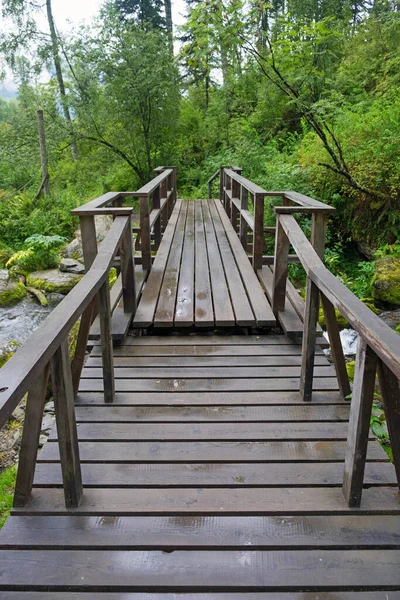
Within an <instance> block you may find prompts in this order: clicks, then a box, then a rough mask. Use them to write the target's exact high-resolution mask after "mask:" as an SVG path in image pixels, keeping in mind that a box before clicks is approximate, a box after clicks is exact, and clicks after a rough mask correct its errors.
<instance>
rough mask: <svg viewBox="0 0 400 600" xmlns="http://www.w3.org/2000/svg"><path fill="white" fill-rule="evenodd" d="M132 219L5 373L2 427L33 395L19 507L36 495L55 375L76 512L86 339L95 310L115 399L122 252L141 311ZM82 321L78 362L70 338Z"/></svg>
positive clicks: (131, 297) (70, 499)
mask: <svg viewBox="0 0 400 600" xmlns="http://www.w3.org/2000/svg"><path fill="white" fill-rule="evenodd" d="M131 228H132V225H131V215H129V216H117V217H116V218H115V220H114V222H113V224H112V226H111V229H110V231H109V232H108V234H107V236H106V238H105V239H104V241H103V243H102V245H101V246H100V248H99V251H98V253H97V256H96V257H95V259H94V261H93V264H92V265H91V267H90V269H89V270H88V272H87V273H86V275H84V277H83V278H82V279H81V280H80V281H79V282H78V284H77V285H76V286H75V287H74V288H73V289H72V291H71V292H70V293H69V294H68V296H67V297H66V298H65V299H64V300H63V301H62V302H61V303H60V304H59V305H58V306H57V307H56V308H55V309H54V310H53V311H52V312H51V313H50V315H49V316H48V317H47V318H46V320H45V321H44V323H43V324H42V325H41V326H40V327H39V328H38V329H37V330H36V331H35V332H34V333H33V334H32V335H31V337H30V338H29V339H28V340H27V341H26V342H25V344H24V345H23V347H22V348H20V349H19V350H18V351H17V352H16V353H15V354H14V356H13V357H12V358H11V359H10V360H9V361H8V362H7V363H6V364H5V365H4V366H3V367H2V368H1V369H0V426H3V425H4V423H5V422H6V421H7V419H9V417H10V416H11V414H12V412H13V410H14V409H15V408H16V406H17V405H18V403H19V402H20V401H21V400H22V398H23V397H24V395H25V394H26V393H27V392H28V398H27V404H26V413H25V422H24V429H23V435H22V442H21V450H20V460H19V468H18V475H17V482H16V488H15V496H14V506H24V505H25V504H26V502H27V501H28V499H29V497H30V494H31V490H32V483H33V477H34V472H35V465H36V459H37V450H38V445H39V436H40V431H41V422H42V418H43V412H44V404H45V398H46V392H47V383H48V378H49V374H50V371H51V380H52V388H53V398H54V406H55V414H56V421H57V430H58V440H59V446H60V457H61V468H62V474H63V485H64V494H65V502H66V505H67V506H70V507H73V506H77V505H78V504H79V500H80V498H81V495H82V477H81V470H80V460H79V449H78V442H77V431H76V422H75V413H74V400H75V395H76V393H77V390H78V387H79V381H80V377H81V372H82V368H83V364H84V358H85V352H86V346H87V341H88V335H89V330H90V326H91V324H92V321H93V318H94V316H95V314H96V309H97V305H98V306H99V313H100V329H101V340H102V363H103V372H104V377H103V382H104V397H105V401H106V402H112V401H113V399H114V390H115V387H114V368H113V351H112V337H111V306H110V285H109V278H108V275H109V271H110V269H111V267H112V266H113V262H114V258H115V256H116V254H117V252H118V251H119V250H121V261H122V265H121V276H122V278H123V281H122V284H123V285H122V287H123V298H124V307H125V306H126V307H127V308H128V309H129V310H132V311H134V310H135V308H136V293H135V276H134V261H133V253H132V232H131ZM80 317H81V321H80V326H79V333H78V339H77V343H76V348H75V352H74V357H73V359H72V363H71V360H70V356H69V348H68V334H69V331H70V330H71V328H72V327H73V325H74V324H75V323H76V322H77V321H78V319H79V318H80Z"/></svg>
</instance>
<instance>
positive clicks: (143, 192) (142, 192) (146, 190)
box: [121, 169, 173, 198]
mask: <svg viewBox="0 0 400 600" xmlns="http://www.w3.org/2000/svg"><path fill="white" fill-rule="evenodd" d="M172 172H173V169H166V170H165V171H163V172H162V173H160V174H159V175H157V177H154V179H152V180H151V181H149V182H148V183H146V184H145V185H144V186H143V187H141V188H140V189H139V190H137V192H129V196H134V197H135V198H143V197H144V196H150V195H151V194H152V193H153V192H154V190H156V189H157V188H158V186H159V185H160V184H161V183H162V182H163V181H164V180H165V179H167V178H168V177H169V176H170V175H171V173H172ZM121 196H124V193H123V192H121Z"/></svg>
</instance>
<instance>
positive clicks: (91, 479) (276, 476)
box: [33, 462, 397, 493]
mask: <svg viewBox="0 0 400 600" xmlns="http://www.w3.org/2000/svg"><path fill="white" fill-rule="evenodd" d="M62 481H63V480H62V473H61V465H60V463H40V464H38V465H37V467H36V473H35V478H34V482H33V485H34V487H42V486H44V487H48V486H52V487H54V486H62ZM82 481H83V486H84V487H85V488H88V487H95V488H97V487H114V488H126V487H130V488H142V487H146V488H158V487H165V488H168V489H169V488H186V487H198V488H202V489H204V488H208V487H214V488H234V487H242V486H243V487H251V488H253V487H285V488H291V487H312V486H313V487H315V486H318V487H325V486H329V487H331V486H341V485H342V482H343V462H338V463H311V464H308V465H307V468H306V469H299V466H298V465H296V464H291V463H269V464H268V466H266V465H265V464H264V463H227V464H225V463H172V464H171V463H163V464H161V463H154V464H153V463H139V464H132V463H124V464H119V463H84V464H82ZM364 484H365V485H370V486H372V485H373V486H388V485H393V486H394V485H396V484H397V479H396V474H395V471H394V467H393V465H391V464H390V463H389V462H387V463H366V465H365V475H364ZM166 493H167V492H166Z"/></svg>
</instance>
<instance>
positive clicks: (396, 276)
mask: <svg viewBox="0 0 400 600" xmlns="http://www.w3.org/2000/svg"><path fill="white" fill-rule="evenodd" d="M372 294H373V297H374V300H378V301H380V302H385V303H386V304H398V305H400V258H397V257H395V256H386V257H385V258H382V259H381V260H378V261H377V262H376V264H375V272H374V276H373V279H372Z"/></svg>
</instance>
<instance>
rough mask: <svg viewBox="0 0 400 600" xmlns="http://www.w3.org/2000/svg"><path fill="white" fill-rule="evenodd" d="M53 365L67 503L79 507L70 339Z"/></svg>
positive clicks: (76, 436)
mask: <svg viewBox="0 0 400 600" xmlns="http://www.w3.org/2000/svg"><path fill="white" fill-rule="evenodd" d="M50 366H51V381H52V387H53V396H54V407H55V413H56V423H57V434H58V445H59V448H60V461H61V471H62V478H63V485H64V496H65V506H66V507H67V508H77V507H78V506H79V502H80V500H81V498H82V474H81V464H80V459H79V445H78V434H77V429H76V420H75V406H74V391H73V385H72V373H71V365H70V359H69V350H68V340H64V341H63V342H62V344H61V345H60V347H59V348H58V349H57V350H56V351H55V353H54V356H53V358H52V359H51V361H50Z"/></svg>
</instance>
